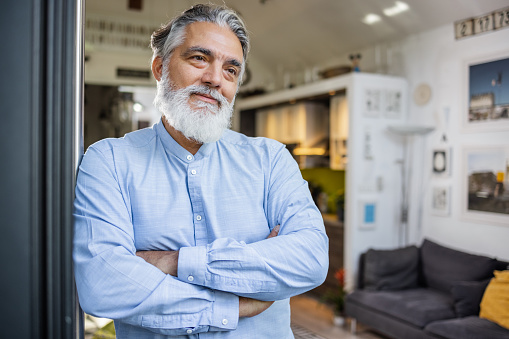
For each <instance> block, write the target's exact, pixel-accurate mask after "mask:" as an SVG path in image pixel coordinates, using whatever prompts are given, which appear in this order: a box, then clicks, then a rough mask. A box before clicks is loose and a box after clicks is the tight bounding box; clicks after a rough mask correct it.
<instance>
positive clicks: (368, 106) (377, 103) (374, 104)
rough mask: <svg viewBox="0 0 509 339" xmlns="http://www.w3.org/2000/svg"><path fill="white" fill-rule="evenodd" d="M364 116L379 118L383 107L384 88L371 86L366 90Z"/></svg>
mask: <svg viewBox="0 0 509 339" xmlns="http://www.w3.org/2000/svg"><path fill="white" fill-rule="evenodd" d="M363 106H364V116H365V117H368V118H378V117H379V116H380V111H381V109H382V90H380V89H373V88H369V89H366V91H365V92H364V104H363Z"/></svg>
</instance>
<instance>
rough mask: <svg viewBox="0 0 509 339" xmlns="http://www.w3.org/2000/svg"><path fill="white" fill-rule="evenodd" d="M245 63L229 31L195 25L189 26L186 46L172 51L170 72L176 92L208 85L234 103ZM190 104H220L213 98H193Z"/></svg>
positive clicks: (223, 28)
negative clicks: (189, 87) (193, 86)
mask: <svg viewBox="0 0 509 339" xmlns="http://www.w3.org/2000/svg"><path fill="white" fill-rule="evenodd" d="M242 62H243V55H242V46H241V44H240V41H239V39H238V38H237V36H236V35H235V34H234V33H233V32H232V31H231V30H230V29H229V28H227V27H221V26H218V25H216V24H213V23H210V22H195V23H192V24H190V25H188V26H187V28H186V36H185V40H184V43H183V44H182V45H180V46H179V47H177V48H176V49H175V50H174V51H173V53H172V55H171V57H170V60H169V63H168V71H169V74H170V81H171V83H172V85H173V86H174V87H175V88H176V89H181V88H185V87H188V86H190V85H206V86H208V87H210V88H213V89H215V90H217V92H218V93H219V94H221V95H223V96H224V97H225V98H226V99H227V100H228V102H230V103H231V102H232V101H233V99H234V98H235V94H236V92H237V85H238V81H239V74H240V71H241V65H242ZM189 101H190V105H191V106H193V103H195V102H196V101H202V102H207V103H212V104H216V105H217V104H218V102H217V100H215V99H213V98H211V97H210V96H207V95H200V94H193V95H191V97H190V99H189ZM198 104H200V103H198Z"/></svg>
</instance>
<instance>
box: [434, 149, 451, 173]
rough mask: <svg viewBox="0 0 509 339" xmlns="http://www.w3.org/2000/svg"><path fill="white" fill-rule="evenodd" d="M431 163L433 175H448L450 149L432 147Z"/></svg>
mask: <svg viewBox="0 0 509 339" xmlns="http://www.w3.org/2000/svg"><path fill="white" fill-rule="evenodd" d="M431 164H432V171H433V175H434V176H437V177H448V176H449V175H450V174H451V149H450V148H449V147H445V148H436V149H434V150H433V159H432V161H431Z"/></svg>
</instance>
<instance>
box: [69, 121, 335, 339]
mask: <svg viewBox="0 0 509 339" xmlns="http://www.w3.org/2000/svg"><path fill="white" fill-rule="evenodd" d="M74 216H75V238H74V254H73V257H74V264H75V275H76V284H77V288H78V294H79V300H80V304H81V306H82V308H83V310H84V311H85V312H87V313H89V314H92V315H95V316H99V317H106V318H111V319H114V320H115V328H116V332H117V338H136V339H139V338H174V337H179V338H183V337H187V338H237V339H238V338H240V339H246V338H257V339H259V338H271V339H276V338H277V339H284V338H293V334H292V332H291V329H290V307H289V298H290V297H291V296H294V295H297V294H301V293H303V292H305V291H307V290H310V289H312V288H314V287H316V286H318V285H320V284H321V283H322V282H323V280H324V279H325V276H326V274H327V268H328V238H327V236H326V234H325V229H324V226H323V220H322V217H321V215H320V213H319V211H318V209H317V208H316V206H315V204H314V203H313V200H312V198H311V195H310V192H309V189H308V185H307V183H306V182H305V181H304V180H303V179H302V176H301V174H300V171H299V168H298V166H297V164H296V162H295V161H294V159H293V158H292V156H291V155H290V153H289V152H288V151H287V150H286V148H285V147H284V145H282V144H281V143H279V142H276V141H274V140H270V139H265V138H248V137H246V136H244V135H242V134H239V133H236V132H232V131H226V132H225V133H224V135H223V137H222V138H221V139H220V140H219V141H217V142H215V143H209V144H204V145H202V146H201V148H200V149H199V151H198V152H197V153H196V154H195V155H192V154H191V153H189V152H188V151H186V150H185V149H184V148H183V147H181V146H180V145H179V144H178V143H177V142H176V141H175V140H173V138H172V137H171V136H170V135H169V133H168V132H167V131H166V129H165V128H164V125H163V124H162V122H161V121H160V122H159V123H157V124H155V125H154V126H153V127H152V128H147V129H143V130H140V131H136V132H132V133H129V134H127V135H126V136H125V137H123V138H119V139H105V140H102V141H99V142H97V143H96V144H94V145H92V146H91V147H90V148H89V149H88V150H87V152H86V154H85V155H84V157H83V161H82V163H81V166H80V170H79V174H78V181H77V187H76V200H75V214H74ZM276 225H281V229H280V231H279V235H278V236H277V237H274V238H270V239H266V238H267V236H268V235H269V233H270V231H271V230H272V229H273V228H274V227H275V226H276ZM140 250H180V252H179V260H178V277H173V276H170V275H167V274H165V273H163V272H162V271H160V270H159V269H158V268H156V267H155V266H152V265H151V264H149V263H147V262H145V261H144V260H143V259H142V258H140V257H137V256H136V255H135V253H136V251H140ZM238 296H244V297H249V298H254V299H258V300H271V301H272V300H275V301H276V302H275V303H274V304H272V306H270V307H269V308H268V309H267V310H266V311H264V312H263V313H261V314H259V315H257V316H255V317H251V318H239V315H238V312H239V299H238Z"/></svg>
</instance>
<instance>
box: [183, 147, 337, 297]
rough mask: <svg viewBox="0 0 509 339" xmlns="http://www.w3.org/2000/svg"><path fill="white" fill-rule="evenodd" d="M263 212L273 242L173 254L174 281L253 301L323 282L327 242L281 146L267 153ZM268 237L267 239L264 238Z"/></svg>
mask: <svg viewBox="0 0 509 339" xmlns="http://www.w3.org/2000/svg"><path fill="white" fill-rule="evenodd" d="M267 178H268V180H267V195H266V198H265V202H264V204H265V206H264V209H265V212H266V217H267V221H268V224H269V227H270V229H273V228H274V227H275V226H276V225H280V231H279V235H278V236H277V237H274V238H270V239H265V240H262V241H258V242H254V243H250V244H246V243H244V242H241V241H237V240H235V239H231V238H222V239H217V240H215V241H213V242H212V243H210V244H208V245H204V246H196V247H184V248H181V249H180V252H179V263H178V278H179V279H180V280H181V281H186V282H188V283H191V284H195V285H200V286H205V287H209V288H211V289H215V290H221V291H226V292H231V293H235V294H237V295H239V296H245V297H250V298H255V299H259V300H281V299H285V298H288V297H292V296H294V295H298V294H301V293H303V292H306V291H308V290H310V289H312V288H314V287H316V286H318V285H320V284H321V283H323V281H324V280H325V277H326V275H327V270H328V238H327V235H326V233H325V228H324V224H323V219H322V216H321V214H320V212H319V211H318V209H317V207H316V205H315V204H314V202H313V200H312V198H311V194H310V191H309V188H308V185H307V182H306V181H305V180H304V179H303V178H302V175H301V173H300V170H299V168H298V166H297V163H296V162H295V161H294V159H293V158H292V156H291V155H290V153H289V152H288V151H287V150H286V148H284V147H283V146H281V147H278V148H275V149H273V154H272V157H271V166H270V173H269V174H268V176H267ZM267 235H268V233H267Z"/></svg>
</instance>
